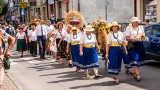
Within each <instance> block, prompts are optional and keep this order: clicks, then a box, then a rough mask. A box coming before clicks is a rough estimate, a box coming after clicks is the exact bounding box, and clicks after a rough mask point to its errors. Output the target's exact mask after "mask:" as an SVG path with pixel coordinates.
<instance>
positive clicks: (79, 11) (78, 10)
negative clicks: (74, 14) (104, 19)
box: [78, 0, 81, 12]
mask: <svg viewBox="0 0 160 90" xmlns="http://www.w3.org/2000/svg"><path fill="white" fill-rule="evenodd" d="M80 8H81V7H80V0H78V12H80V11H81V9H80Z"/></svg>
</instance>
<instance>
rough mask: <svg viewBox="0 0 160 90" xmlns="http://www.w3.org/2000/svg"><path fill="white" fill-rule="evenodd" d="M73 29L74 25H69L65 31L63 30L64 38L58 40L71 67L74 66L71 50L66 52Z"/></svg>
mask: <svg viewBox="0 0 160 90" xmlns="http://www.w3.org/2000/svg"><path fill="white" fill-rule="evenodd" d="M71 30H72V26H71V25H68V26H67V29H66V30H65V31H64V32H62V38H61V39H60V41H59V42H58V48H59V47H61V50H62V52H63V53H64V55H65V58H66V60H67V61H68V66H70V67H72V60H71V55H70V52H68V53H67V52H66V47H67V40H68V36H69V35H70V34H71ZM62 63H63V62H62Z"/></svg>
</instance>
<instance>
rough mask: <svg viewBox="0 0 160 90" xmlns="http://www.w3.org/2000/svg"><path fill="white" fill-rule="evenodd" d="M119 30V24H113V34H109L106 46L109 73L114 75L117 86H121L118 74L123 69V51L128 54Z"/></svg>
mask: <svg viewBox="0 0 160 90" xmlns="http://www.w3.org/2000/svg"><path fill="white" fill-rule="evenodd" d="M119 28H120V25H119V24H118V23H117V22H112V26H111V28H110V30H111V32H110V33H109V34H108V38H107V44H106V58H107V59H108V73H109V74H113V75H114V80H115V83H117V84H119V79H118V74H119V72H120V69H121V62H122V51H123V50H124V53H126V54H128V52H127V48H126V44H125V40H124V36H123V33H122V32H120V31H119ZM122 47H123V48H124V49H122Z"/></svg>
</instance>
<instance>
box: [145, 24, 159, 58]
mask: <svg viewBox="0 0 160 90" xmlns="http://www.w3.org/2000/svg"><path fill="white" fill-rule="evenodd" d="M144 27H145V33H146V36H147V37H148V38H149V42H145V43H144V46H145V49H146V54H147V55H146V56H147V59H148V60H149V59H152V60H159V61H160V23H156V24H150V25H146V26H144Z"/></svg>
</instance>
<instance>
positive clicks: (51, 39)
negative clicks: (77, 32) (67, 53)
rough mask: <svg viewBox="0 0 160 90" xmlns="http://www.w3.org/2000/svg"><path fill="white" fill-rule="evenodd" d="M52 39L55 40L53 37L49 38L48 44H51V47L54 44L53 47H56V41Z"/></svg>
mask: <svg viewBox="0 0 160 90" xmlns="http://www.w3.org/2000/svg"><path fill="white" fill-rule="evenodd" d="M54 39H55V38H53V37H50V38H49V40H50V42H51V45H52V44H53V42H54V45H55V46H57V45H56V40H54Z"/></svg>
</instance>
